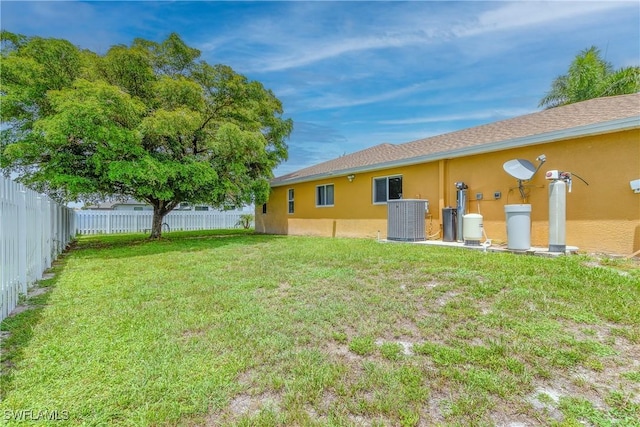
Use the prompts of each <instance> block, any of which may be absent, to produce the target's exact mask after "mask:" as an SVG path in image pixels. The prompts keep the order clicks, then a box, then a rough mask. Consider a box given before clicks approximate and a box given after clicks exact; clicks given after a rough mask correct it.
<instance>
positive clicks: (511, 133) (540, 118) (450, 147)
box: [271, 93, 640, 187]
mask: <svg viewBox="0 0 640 427" xmlns="http://www.w3.org/2000/svg"><path fill="white" fill-rule="evenodd" d="M639 127H640V93H636V94H632V95H620V96H611V97H605V98H596V99H591V100H588V101H583V102H579V103H575V104H570V105H565V106H562V107H556V108H551V109H548V110H543V111H539V112H536V113H532V114H527V115H524V116H519V117H514V118H511V119H507V120H502V121H499V122H494V123H489V124H486V125H481V126H477V127H473V128H469V129H464V130H460V131H456V132H451V133H447V134H443V135H438V136H434V137H430V138H424V139H419V140H417V141H413V142H407V143H404V144H398V145H394V144H380V145H376V146H374V147H371V148H367V149H365V150H362V151H358V152H355V153H352V154H347V155H344V156H342V157H338V158H337V159H333V160H329V161H326V162H323V163H319V164H317V165H314V166H310V167H308V168H304V169H301V170H298V171H296V172H292V173H290V174H287V175H283V176H280V177H277V178H274V179H273V180H272V182H271V184H272V185H273V186H276V187H277V186H280V185H285V184H291V183H295V182H302V181H309V180H313V179H320V178H322V177H324V176H328V175H340V174H344V175H346V174H348V173H351V172H356V171H357V172H362V171H366V170H376V169H384V168H388V167H392V166H400V165H409V164H415V163H420V162H426V161H435V160H438V159H445V158H453V157H460V156H464V155H469V154H479V153H482V152H489V151H497V150H500V149H507V148H514V147H520V146H526V145H533V144H541V143H547V142H553V141H558V140H562V139H567V138H571V137H576V136H586V135H593V134H602V133H607V132H613V131H616V130H621V129H632V128H639Z"/></svg>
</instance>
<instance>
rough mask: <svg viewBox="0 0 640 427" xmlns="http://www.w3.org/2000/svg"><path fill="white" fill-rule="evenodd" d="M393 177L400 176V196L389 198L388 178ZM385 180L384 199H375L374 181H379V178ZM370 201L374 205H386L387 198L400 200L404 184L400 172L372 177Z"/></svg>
mask: <svg viewBox="0 0 640 427" xmlns="http://www.w3.org/2000/svg"><path fill="white" fill-rule="evenodd" d="M393 178H400V188H401V191H400V193H398V194H399V196H400V197H398V198H394V199H390V198H389V180H390V179H393ZM383 179H384V180H385V200H384V201H376V182H378V181H381V180H383ZM371 184H372V185H371V190H372V192H371V201H372V203H373V204H374V205H386V204H387V203H388V202H389V200H401V199H402V194H403V190H404V186H403V176H402V174H396V175H387V176H377V177H373V179H372V181H371Z"/></svg>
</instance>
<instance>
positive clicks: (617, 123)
mask: <svg viewBox="0 0 640 427" xmlns="http://www.w3.org/2000/svg"><path fill="white" fill-rule="evenodd" d="M636 128H640V115H639V116H634V117H626V118H624V119H617V120H611V121H608V122H601V123H594V124H589V125H584V126H577V127H573V128H569V129H562V130H559V131H553V132H545V133H541V134H537V135H531V136H525V137H521V138H513V139H507V140H503V141H497V142H490V143H487V144H479V145H475V146H471V147H465V148H460V149H457V150H450V151H441V152H438V153H433V154H427V155H424V156H416V157H409V158H406V159H400V160H394V161H390V162H383V163H376V164H373V165H366V166H359V167H355V168H348V169H340V170H336V171H330V172H324V173H320V174H314V175H308V176H304V177H300V178H292V179H288V180H283V181H279V182H276V183H272V184H271V186H272V187H283V186H286V185H292V184H300V183H303V182H310V181H317V180H320V179H326V178H332V177H335V176H346V175H349V174H355V173H361V172H372V171H376V170H383V169H391V168H394V167H399V166H411V165H416V164H420V163H428V162H435V161H438V160H444V159H454V158H458V157H464V156H473V155H476V154H484V153H491V152H495V151H502V150H508V149H512V148H520V147H527V146H531V145H539V144H548V143H551V142H556V141H562V140H566V139H571V138H576V137H587V136H594V135H603V134H607V133H612V132H623V131H626V130H631V129H636Z"/></svg>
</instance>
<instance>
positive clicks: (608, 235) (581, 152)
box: [255, 94, 640, 255]
mask: <svg viewBox="0 0 640 427" xmlns="http://www.w3.org/2000/svg"><path fill="white" fill-rule="evenodd" d="M541 154H544V155H545V156H546V163H544V164H543V166H542V168H541V169H540V173H537V174H535V175H534V176H533V177H532V178H531V179H530V180H528V181H525V182H524V183H523V187H524V191H520V188H519V186H518V181H517V180H516V179H515V178H514V177H512V176H510V175H509V174H508V173H506V172H505V169H504V168H503V165H504V163H505V162H507V161H509V160H513V159H527V160H530V161H531V162H535V160H534V159H536V158H538V156H540V155H541ZM549 170H560V171H570V172H572V173H574V174H576V175H577V176H579V177H580V178H582V179H584V181H586V182H588V185H586V184H585V183H583V182H582V181H580V180H577V179H576V180H574V181H573V188H572V192H571V193H568V194H567V196H566V243H567V245H572V246H577V247H579V248H580V250H581V251H586V252H605V253H613V254H623V255H629V254H632V253H634V252H636V251H638V250H640V194H637V193H634V191H633V189H632V186H631V182H632V181H635V180H638V179H640V94H633V95H623V96H615V97H606V98H598V99H593V100H589V101H584V102H580V103H576V104H571V105H567V106H563V107H557V108H552V109H548V110H544V111H540V112H536V113H533V114H528V115H524V116H520V117H516V118H512V119H508V120H503V121H499V122H495V123H490V124H486V125H482V126H478V127H473V128H469V129H464V130H461V131H457V132H452V133H448V134H444V135H440V136H435V137H430V138H426V139H421V140H417V141H413V142H408V143H405V144H398V145H394V144H380V145H376V146H374V147H371V148H368V149H366V150H362V151H359V152H356V153H353V154H349V155H345V156H342V157H339V158H337V159H334V160H330V161H327V162H324V163H321V164H318V165H315V166H311V167H308V168H305V169H302V170H299V171H297V172H294V173H290V174H288V175H284V176H280V177H277V178H275V179H273V180H272V183H271V186H272V191H271V196H270V199H269V201H268V203H266V204H265V205H264V206H257V207H256V215H255V226H256V231H257V232H259V233H269V234H290V235H317V236H340V237H371V238H375V237H380V238H385V237H386V233H387V201H389V200H394V199H400V198H402V199H420V200H422V199H424V200H428V201H429V211H428V212H426V213H425V223H424V227H425V229H426V230H425V235H426V236H428V238H432V239H441V238H442V214H443V212H442V210H443V208H446V207H449V206H456V187H455V183H456V182H464V183H466V185H468V190H467V191H468V209H467V212H468V213H480V214H481V215H482V216H483V226H484V231H485V232H486V235H487V236H488V237H489V238H490V239H492V241H493V242H494V243H500V242H506V241H507V229H506V219H505V210H504V206H505V205H509V204H519V203H527V204H530V205H531V214H530V224H531V230H530V239H531V244H532V246H540V247H545V246H547V245H548V242H549V191H548V188H549V185H550V182H551V181H549V180H547V179H546V178H545V172H546V171H549ZM523 196H524V198H523Z"/></svg>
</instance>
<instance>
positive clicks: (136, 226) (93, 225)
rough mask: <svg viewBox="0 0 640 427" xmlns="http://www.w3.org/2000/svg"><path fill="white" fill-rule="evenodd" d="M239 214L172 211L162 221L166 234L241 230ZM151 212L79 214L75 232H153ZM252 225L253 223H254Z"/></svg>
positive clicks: (89, 211) (235, 212)
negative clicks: (230, 229) (173, 232)
mask: <svg viewBox="0 0 640 427" xmlns="http://www.w3.org/2000/svg"><path fill="white" fill-rule="evenodd" d="M243 213H244V214H246V213H247V212H239V211H229V212H220V211H172V212H169V213H168V214H167V215H166V216H165V217H164V220H163V226H162V230H163V231H192V230H214V229H224V228H240V227H241V225H240V222H239V221H240V216H241V215H243ZM152 219H153V212H152V211H130V210H127V211H125V210H123V211H92V210H86V211H77V212H76V229H77V231H78V233H80V234H115V233H138V232H143V233H146V232H151V222H152ZM251 225H252V226H253V224H251Z"/></svg>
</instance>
